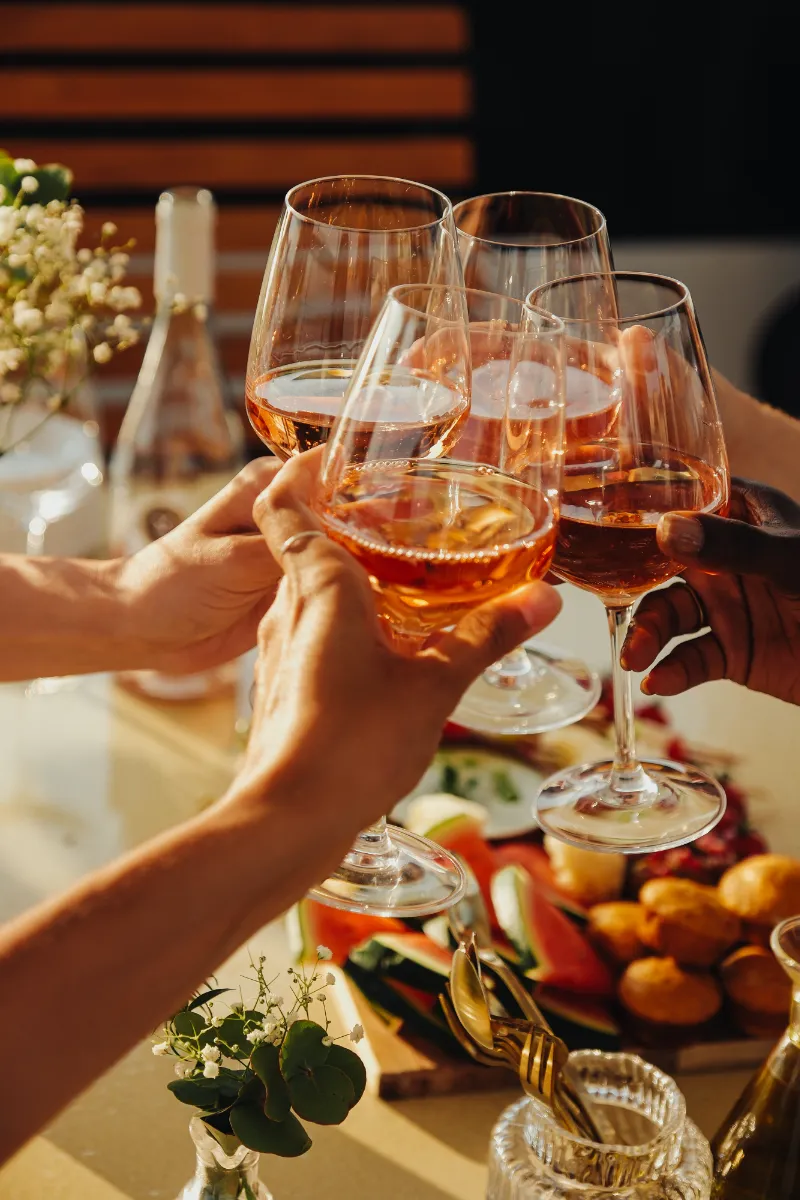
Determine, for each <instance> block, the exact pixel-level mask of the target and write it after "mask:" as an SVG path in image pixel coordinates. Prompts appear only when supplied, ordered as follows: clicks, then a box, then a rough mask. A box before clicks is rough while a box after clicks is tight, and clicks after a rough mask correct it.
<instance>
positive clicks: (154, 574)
mask: <svg viewBox="0 0 800 1200" xmlns="http://www.w3.org/2000/svg"><path fill="white" fill-rule="evenodd" d="M280 465H281V464H280V463H277V462H276V461H275V460H274V459H268V458H260V459H256V460H255V461H254V462H252V463H250V464H249V465H248V466H246V467H245V468H244V470H243V471H240V472H239V474H238V475H237V476H236V477H235V478H234V479H233V480H232V481H231V482H230V483H229V484H228V486H227V487H225V488H223V489H222V491H221V492H219V493H218V494H217V495H216V496H215V497H214V498H213V499H212V500H209V502H208V503H207V504H204V505H203V507H202V508H200V509H198V511H197V512H196V513H194V514H193V515H192V516H191V517H189V518H187V520H185V521H183V522H181V524H180V525H178V526H176V527H175V529H173V530H171V531H170V532H169V533H167V534H165V535H164V537H161V538H159V539H158V541H155V542H151V543H150V545H148V546H146V547H145V548H144V549H143V550H140V551H139V552H138V553H137V554H134V555H133V556H132V557H131V558H129V559H128V560H127V561H125V562H124V563H122V564H121V566H120V572H119V583H118V591H119V594H120V596H121V597H122V600H123V603H124V605H125V607H126V609H127V610H128V612H129V614H130V624H131V626H132V628H133V630H134V631H135V637H136V640H137V642H138V644H139V645H141V646H142V650H141V657H142V663H141V665H142V666H147V667H152V668H157V669H158V670H161V671H165V672H168V673H175V674H182V673H189V672H194V671H203V670H206V669H208V668H210V667H214V666H218V665H219V664H221V663H225V662H229V661H230V660H231V659H233V658H236V657H237V655H239V654H242V653H243V652H244V651H245V650H249V649H250V648H251V647H252V646H254V645H255V642H256V637H257V632H258V624H259V621H260V620H261V618H262V617H263V615H264V613H265V612H266V611H267V609H268V607H269V605H270V604H271V603H272V600H273V598H274V596H275V592H276V590H277V587H278V584H279V582H280V578H281V571H280V568H279V567H278V566H277V564H276V562H275V560H274V558H273V557H272V555H271V554H270V552H269V550H268V549H267V546H266V544H265V542H264V539H263V537H262V536H261V534H260V532H259V530H258V528H257V526H256V524H255V521H254V520H253V503H254V501H255V499H256V497H257V496H259V495H260V494H261V493H263V491H264V489H265V488H267V487H268V486H269V485H270V483H271V481H272V480H273V479H274V478H275V476H276V475H277V473H278V470H279V469H280Z"/></svg>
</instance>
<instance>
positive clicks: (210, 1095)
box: [167, 1076, 224, 1111]
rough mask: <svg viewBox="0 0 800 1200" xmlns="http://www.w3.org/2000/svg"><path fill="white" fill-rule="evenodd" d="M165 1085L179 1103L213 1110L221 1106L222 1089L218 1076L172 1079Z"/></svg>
mask: <svg viewBox="0 0 800 1200" xmlns="http://www.w3.org/2000/svg"><path fill="white" fill-rule="evenodd" d="M167 1087H168V1088H169V1090H170V1091H171V1092H172V1094H173V1096H175V1097H176V1098H177V1099H178V1100H180V1102H181V1104H193V1105H194V1107H195V1108H206V1109H209V1110H211V1111H213V1110H214V1109H215V1108H221V1107H222V1098H223V1092H224V1089H223V1088H222V1087H221V1086H220V1082H219V1078H217V1079H204V1078H203V1077H202V1076H201V1077H200V1078H198V1079H173V1080H172V1082H171V1083H168V1084H167Z"/></svg>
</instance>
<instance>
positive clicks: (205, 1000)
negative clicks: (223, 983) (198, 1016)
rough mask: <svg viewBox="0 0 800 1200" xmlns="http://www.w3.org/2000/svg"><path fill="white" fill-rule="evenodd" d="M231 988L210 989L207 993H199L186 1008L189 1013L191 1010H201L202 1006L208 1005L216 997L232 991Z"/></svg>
mask: <svg viewBox="0 0 800 1200" xmlns="http://www.w3.org/2000/svg"><path fill="white" fill-rule="evenodd" d="M232 990H233V989H232V988H211V989H210V990H209V991H207V992H201V993H200V995H199V996H195V998H194V1000H192V1001H191V1003H190V1004H187V1006H186V1007H187V1008H188V1009H189V1011H190V1012H191V1010H192V1009H195V1008H201V1007H202V1006H203V1005H204V1004H209V1003H210V1002H211V1001H212V1000H216V998H217V996H224V995H225V993H226V992H230V991H232Z"/></svg>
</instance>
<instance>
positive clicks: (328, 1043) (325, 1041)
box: [322, 1035, 333, 1046]
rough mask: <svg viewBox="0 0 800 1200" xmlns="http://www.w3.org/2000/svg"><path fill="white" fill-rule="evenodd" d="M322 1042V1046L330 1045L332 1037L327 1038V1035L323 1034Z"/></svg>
mask: <svg viewBox="0 0 800 1200" xmlns="http://www.w3.org/2000/svg"><path fill="white" fill-rule="evenodd" d="M322 1044H323V1046H332V1045H333V1038H329V1037H328V1036H327V1035H326V1036H325V1037H324V1038H323V1039H322Z"/></svg>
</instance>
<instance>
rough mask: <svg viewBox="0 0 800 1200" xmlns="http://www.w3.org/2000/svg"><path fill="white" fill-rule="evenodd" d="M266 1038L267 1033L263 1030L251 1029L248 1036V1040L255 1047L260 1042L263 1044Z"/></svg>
mask: <svg viewBox="0 0 800 1200" xmlns="http://www.w3.org/2000/svg"><path fill="white" fill-rule="evenodd" d="M266 1036H267V1034H266V1031H265V1030H263V1029H251V1030H250V1032H249V1033H248V1035H247V1040H248V1042H251V1043H252V1044H253V1045H254V1046H255V1045H256V1044H257V1043H258V1042H263V1041H264V1038H265V1037H266Z"/></svg>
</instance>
